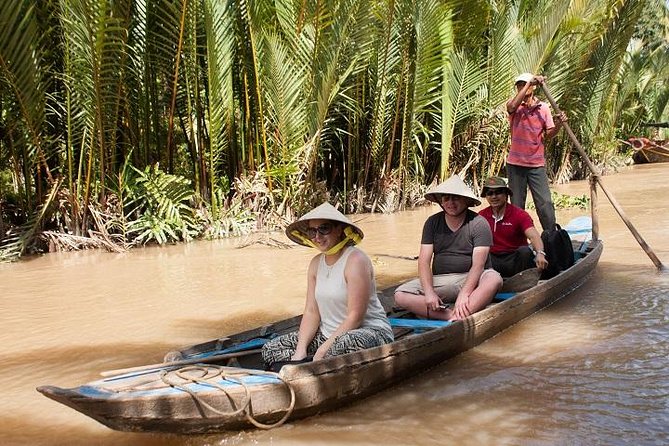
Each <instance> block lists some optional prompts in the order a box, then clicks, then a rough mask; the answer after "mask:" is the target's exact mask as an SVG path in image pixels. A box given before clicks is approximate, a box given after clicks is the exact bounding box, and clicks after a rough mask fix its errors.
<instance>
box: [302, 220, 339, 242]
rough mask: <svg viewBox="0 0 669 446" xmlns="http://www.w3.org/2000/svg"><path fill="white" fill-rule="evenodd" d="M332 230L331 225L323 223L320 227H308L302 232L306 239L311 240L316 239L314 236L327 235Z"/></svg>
mask: <svg viewBox="0 0 669 446" xmlns="http://www.w3.org/2000/svg"><path fill="white" fill-rule="evenodd" d="M332 228H333V225H332V224H331V223H323V224H322V225H320V226H316V227H315V228H312V227H311V226H309V227H308V228H307V229H306V230H305V231H304V232H305V233H306V234H307V237H309V238H310V239H312V240H313V239H315V238H316V234H320V235H328V234H329V233H331V232H332Z"/></svg>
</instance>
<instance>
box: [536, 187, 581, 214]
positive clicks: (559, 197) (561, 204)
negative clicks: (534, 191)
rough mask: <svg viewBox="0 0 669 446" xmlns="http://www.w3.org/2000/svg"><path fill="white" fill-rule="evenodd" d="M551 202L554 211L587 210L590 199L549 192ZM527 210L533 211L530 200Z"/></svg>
mask: <svg viewBox="0 0 669 446" xmlns="http://www.w3.org/2000/svg"><path fill="white" fill-rule="evenodd" d="M551 200H553V207H555V209H570V208H576V209H589V208H590V198H588V196H587V195H585V194H584V195H576V196H574V195H566V194H561V193H559V192H557V191H554V190H552V191H551ZM527 208H528V209H535V207H534V202H532V201H531V200H530V201H528V202H527Z"/></svg>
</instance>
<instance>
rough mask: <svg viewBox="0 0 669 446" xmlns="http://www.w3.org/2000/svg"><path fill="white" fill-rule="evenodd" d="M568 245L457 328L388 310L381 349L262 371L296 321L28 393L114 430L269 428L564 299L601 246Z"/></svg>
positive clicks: (351, 397) (402, 374)
mask: <svg viewBox="0 0 669 446" xmlns="http://www.w3.org/2000/svg"><path fill="white" fill-rule="evenodd" d="M575 248H576V250H577V252H578V256H579V257H580V258H579V259H578V261H577V262H576V263H575V264H574V266H572V267H571V268H569V269H568V270H566V271H563V272H561V273H560V274H559V275H557V276H555V277H553V278H552V279H549V280H547V281H542V282H539V283H538V284H536V285H535V286H532V287H531V288H530V289H527V290H525V291H521V292H517V293H505V294H501V295H499V297H500V298H502V300H499V301H498V302H496V303H494V304H492V305H490V306H488V307H487V308H486V309H484V310H482V311H480V312H478V313H476V314H474V315H472V316H470V317H468V318H467V319H465V320H463V321H458V322H453V323H450V322H442V321H430V320H423V319H416V318H412V317H411V316H412V315H410V314H409V315H407V314H401V313H392V312H391V314H390V316H391V321H392V325H393V327H394V330H395V334H396V340H395V341H394V342H393V343H391V344H387V345H384V346H381V347H376V348H372V349H368V350H363V351H359V352H354V353H350V354H347V355H342V356H336V357H332V358H328V359H325V360H321V361H316V362H308V363H302V364H297V365H287V366H284V367H283V368H282V369H281V371H280V372H279V373H278V374H276V373H272V372H265V371H264V370H263V367H262V363H261V359H260V356H259V354H258V350H257V347H258V346H259V345H261V344H262V343H263V342H265V341H266V340H267V339H269V338H271V337H272V336H276V335H278V334H281V333H285V332H287V331H291V330H295V329H297V327H298V325H299V321H300V317H299V316H298V317H294V318H291V319H287V320H283V321H280V322H278V323H276V324H272V325H269V326H265V327H259V328H256V329H254V330H249V331H246V332H243V333H239V334H237V335H234V336H230V337H228V338H222V339H216V340H212V341H210V342H207V343H204V344H199V345H195V346H192V347H190V348H187V349H184V350H182V351H181V354H182V355H183V357H184V358H185V360H184V361H177V362H174V363H164V364H159V365H154V366H145V367H140V368H137V369H136V370H130V371H126V372H120V373H119V374H117V375H114V376H109V377H107V378H104V379H101V380H98V381H95V382H91V383H88V384H85V385H82V386H79V387H75V388H71V389H63V388H59V387H53V386H43V387H39V388H38V389H37V390H38V391H40V392H41V393H43V394H44V395H46V396H47V397H49V398H52V399H54V400H56V401H58V402H60V403H63V404H65V405H67V406H70V407H72V408H74V409H76V410H78V411H80V412H82V413H83V414H85V415H88V416H89V417H91V418H94V419H95V420H97V421H99V422H100V423H102V424H104V425H106V426H108V427H110V428H112V429H117V430H121V431H151V432H175V433H182V434H199V433H206V432H219V431H225V430H235V429H241V428H246V427H253V426H256V427H271V426H272V425H275V424H280V423H282V422H284V421H286V420H289V419H297V418H301V417H307V416H310V415H314V414H317V413H321V412H325V411H328V410H331V409H334V408H336V407H339V406H342V405H344V404H347V403H350V402H353V401H356V400H358V399H360V398H363V397H366V396H368V395H371V394H373V393H375V392H378V391H380V390H382V389H384V388H387V387H389V386H391V385H393V384H394V383H397V382H398V381H400V380H402V379H404V378H407V377H409V376H415V375H416V373H419V372H420V371H424V370H426V369H428V368H430V367H433V366H434V365H436V364H439V363H441V362H443V361H445V360H446V359H448V358H451V357H453V356H455V355H457V354H458V353H460V352H463V351H465V350H467V349H470V348H472V347H474V346H476V345H478V344H480V343H481V342H483V341H485V340H486V339H488V338H490V337H491V336H494V335H496V334H497V333H499V332H500V331H502V330H504V329H506V328H507V327H509V326H511V325H513V324H515V323H516V322H518V321H520V320H522V319H523V318H525V317H527V316H529V315H531V314H533V313H535V312H537V311H539V310H541V309H542V308H544V307H546V306H548V305H550V304H552V303H553V302H555V301H557V300H558V299H560V298H562V297H564V296H566V295H568V294H569V293H571V292H572V291H573V290H575V289H577V288H578V287H579V286H581V285H582V284H583V283H584V282H585V281H586V280H587V279H588V278H589V277H590V275H591V274H592V272H593V270H594V269H595V267H596V265H597V262H598V261H599V258H600V255H601V253H602V249H603V248H602V243H601V241H599V240H596V241H592V240H591V241H589V242H586V243H580V244H577V243H575ZM579 248H580V249H579ZM388 295H391V294H388ZM388 295H386V297H387V296H388ZM384 305H388V302H384ZM391 305H392V304H389V307H390V306H391ZM191 363H196V364H191Z"/></svg>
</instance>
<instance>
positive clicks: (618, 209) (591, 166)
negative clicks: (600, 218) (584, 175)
mask: <svg viewBox="0 0 669 446" xmlns="http://www.w3.org/2000/svg"><path fill="white" fill-rule="evenodd" d="M540 85H541V88H542V89H543V90H544V93H545V94H546V98H547V99H548V102H550V103H551V105H552V106H553V110H555V113H556V114H560V113H561V111H560V108H559V107H558V105H557V103H556V102H555V99H553V96H552V95H551V92H550V90H549V89H548V86H547V85H546V83H545V82H543V83H541V84H540ZM562 126H563V127H564V130H565V132H567V135H568V136H569V139H571V142H572V144H573V145H574V147H575V148H576V150H577V151H578V153H579V154H580V155H581V158H583V161H585V164H586V165H587V166H588V169H590V172H592V178H593V180H594V181H596V182H597V184H599V187H600V188H601V189H602V191H603V192H604V195H606V198H608V199H609V201H610V202H611V204H612V205H613V208H614V209H615V210H616V212H617V213H618V215H620V218H622V220H623V222H624V223H625V225H626V226H627V228H628V229H629V230H630V232H631V233H632V235H633V236H634V238H635V239H636V241H637V242H638V243H639V245H640V246H641V248H643V250H644V251H645V252H646V254H647V255H648V257H650V260H652V261H653V263H654V264H655V266H656V267H657V269H659V270H666V267H665V266H664V265H663V264H662V262H660V259H658V258H657V256H656V255H655V253H654V252H653V250H652V249H651V248H650V246H648V243H646V241H645V240H644V239H643V237H641V234H639V231H637V230H636V228H635V227H634V225H632V222H631V221H630V220H629V219H628V218H627V216H626V215H625V213H624V212H623V209H622V207H621V206H620V204H619V203H618V200H616V198H615V197H614V196H613V194H611V193H610V192H609V191H608V189H607V188H606V187H605V186H604V183H603V182H602V178H601V176H600V175H601V174H600V172H599V171H598V170H597V168H596V167H595V165H594V164H592V162H591V161H590V158H589V157H588V155H587V154H586V153H585V150H583V146H581V143H580V142H579V141H578V139H577V138H576V135H575V134H574V132H573V131H572V130H571V127H569V124H567V123H566V122H563V123H562Z"/></svg>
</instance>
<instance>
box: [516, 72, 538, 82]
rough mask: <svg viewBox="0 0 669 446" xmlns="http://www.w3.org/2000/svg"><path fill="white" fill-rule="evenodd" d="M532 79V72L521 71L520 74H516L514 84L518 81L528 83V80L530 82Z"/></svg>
mask: <svg viewBox="0 0 669 446" xmlns="http://www.w3.org/2000/svg"><path fill="white" fill-rule="evenodd" d="M532 79H534V74H532V73H522V74H519V75H518V77H517V78H516V81H515V82H514V84H517V83H518V82H525V83H530V82H532Z"/></svg>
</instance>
